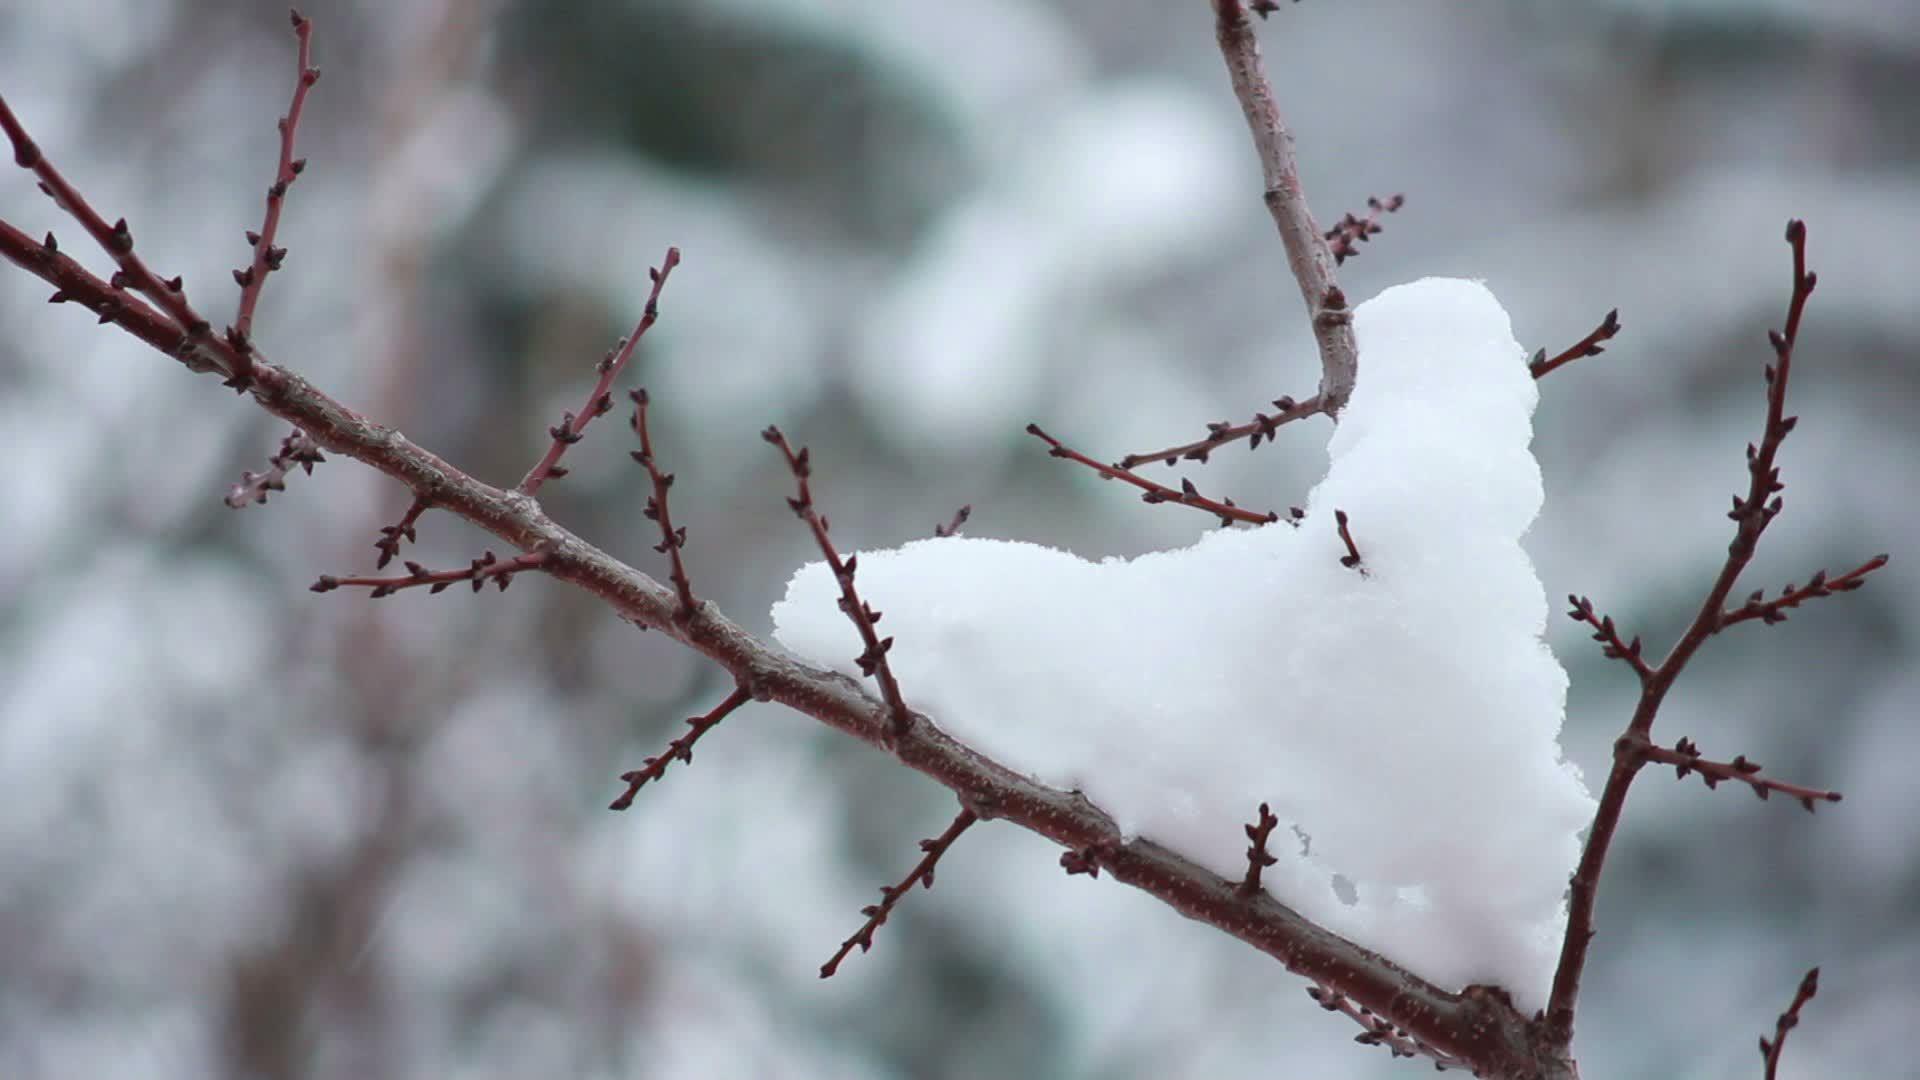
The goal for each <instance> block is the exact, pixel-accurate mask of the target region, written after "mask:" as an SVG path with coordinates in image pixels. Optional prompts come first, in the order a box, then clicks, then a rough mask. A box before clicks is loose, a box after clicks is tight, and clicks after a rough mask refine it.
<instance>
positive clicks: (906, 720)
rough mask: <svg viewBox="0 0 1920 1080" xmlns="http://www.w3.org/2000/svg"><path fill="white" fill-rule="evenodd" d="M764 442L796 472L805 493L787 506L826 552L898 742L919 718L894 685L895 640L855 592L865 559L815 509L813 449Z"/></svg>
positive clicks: (776, 439) (781, 440)
mask: <svg viewBox="0 0 1920 1080" xmlns="http://www.w3.org/2000/svg"><path fill="white" fill-rule="evenodd" d="M760 437H761V438H763V439H765V440H767V441H768V442H770V443H772V444H773V445H774V446H775V447H777V448H778V449H779V450H780V453H781V455H782V456H783V457H785V458H786V459H787V468H788V469H789V470H791V471H792V472H793V480H794V484H795V485H796V486H797V487H798V488H799V492H800V493H799V495H798V496H796V497H795V498H791V499H788V500H787V505H788V506H789V507H791V508H792V510H793V512H794V514H795V515H796V516H798V517H799V518H800V520H802V521H804V522H806V523H807V528H809V529H810V530H812V532H813V540H814V543H816V544H818V545H819V546H820V554H821V555H823V556H825V557H826V560H827V568H828V569H830V570H832V571H833V578H834V580H835V581H837V582H839V584H840V610H841V611H843V612H845V613H846V616H847V618H848V619H851V620H852V621H853V625H854V628H855V629H857V630H859V631H860V640H861V642H862V643H863V644H864V645H865V648H864V649H863V650H862V651H861V653H860V655H859V656H858V657H856V658H855V662H856V663H858V664H859V665H860V671H861V673H862V674H864V675H866V676H867V677H868V678H870V679H873V680H874V681H876V682H878V683H879V684H880V697H881V700H883V701H885V702H886V703H887V713H888V718H889V721H890V723H889V725H888V731H889V733H890V735H891V736H892V737H895V738H897V737H900V736H903V735H905V734H907V732H908V731H909V730H910V729H911V728H912V727H913V721H914V714H913V710H912V709H909V708H907V702H906V699H905V698H903V697H901V696H900V684H899V683H898V682H896V681H895V680H894V677H893V668H892V667H890V666H888V664H887V652H888V651H889V650H891V649H892V648H893V639H892V638H890V637H889V638H882V637H881V636H880V634H879V632H878V631H876V630H875V629H874V626H875V625H876V624H877V623H879V621H880V613H879V612H878V611H875V610H874V609H873V606H872V605H871V604H868V603H867V602H866V601H864V600H862V599H860V594H859V592H858V591H856V590H855V588H854V584H853V576H854V574H855V572H856V571H857V570H858V568H859V566H858V564H859V558H860V557H859V556H858V555H849V556H847V557H846V558H845V559H841V558H840V552H839V551H838V550H837V549H835V547H834V546H833V540H832V538H831V537H829V536H828V535H827V529H828V527H829V526H828V524H827V519H826V518H825V517H824V516H822V515H821V514H820V512H819V511H818V510H817V509H815V507H814V505H813V488H812V486H811V483H810V477H811V476H812V474H813V466H812V464H811V463H810V462H809V460H808V457H807V448H806V447H804V446H803V447H801V448H800V450H799V452H797V453H796V452H795V451H794V449H793V447H792V446H790V445H788V444H787V437H786V436H785V435H784V434H782V433H781V431H780V429H779V428H777V427H768V428H767V429H766V430H765V431H763V432H761V433H760Z"/></svg>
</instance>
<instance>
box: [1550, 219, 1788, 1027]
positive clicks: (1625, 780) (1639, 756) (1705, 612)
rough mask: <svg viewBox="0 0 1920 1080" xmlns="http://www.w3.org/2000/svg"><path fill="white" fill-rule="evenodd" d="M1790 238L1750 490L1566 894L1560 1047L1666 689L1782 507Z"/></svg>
mask: <svg viewBox="0 0 1920 1080" xmlns="http://www.w3.org/2000/svg"><path fill="white" fill-rule="evenodd" d="M1786 238H1787V244H1788V246H1789V247H1790V248H1791V250H1792V252H1793V279H1792V292H1791V294H1790V296H1789V298H1788V300H1787V320H1786V327H1785V329H1783V330H1770V331H1768V333H1767V338H1768V341H1769V342H1770V343H1771V345H1772V347H1773V354H1774V362H1773V363H1771V364H1768V365H1767V366H1766V369H1765V374H1766V383H1767V409H1766V421H1765V424H1764V426H1763V428H1762V431H1761V436H1760V442H1759V445H1757V446H1755V445H1751V444H1749V445H1748V447H1747V476H1748V484H1747V493H1746V495H1745V496H1744V497H1742V496H1739V495H1736V496H1734V498H1733V510H1732V511H1731V512H1730V513H1729V514H1728V515H1727V516H1728V517H1729V518H1731V519H1733V522H1734V536H1733V542H1732V543H1730V544H1728V545H1727V558H1726V562H1725V563H1724V564H1723V565H1722V566H1721V568H1720V573H1719V574H1718V575H1717V576H1716V577H1715V579H1714V582H1713V585H1712V587H1711V588H1709V589H1708V590H1707V595H1706V597H1705V598H1704V599H1702V601H1701V603H1700V608H1699V610H1698V611H1697V612H1696V613H1695V614H1694V617H1693V620H1692V621H1691V622H1690V623H1689V624H1688V626H1687V629H1686V630H1685V631H1684V632H1683V633H1682V634H1681V635H1680V640H1679V641H1677V642H1676V643H1675V644H1674V646H1673V650H1672V651H1671V652H1669V653H1668V654H1667V657H1666V659H1665V660H1663V661H1661V663H1660V665H1659V667H1657V668H1655V669H1654V670H1653V672H1652V674H1651V675H1650V676H1649V677H1647V678H1646V679H1645V681H1644V682H1643V684H1642V686H1641V692H1640V701H1639V703H1638V704H1637V705H1636V706H1635V708H1634V713H1633V718H1632V719H1631V720H1630V721H1628V724H1627V730H1626V732H1625V733H1624V734H1623V735H1622V736H1621V738H1620V739H1618V740H1616V742H1615V744H1614V759H1613V768H1612V769H1611V770H1610V771H1609V772H1608V774H1607V782H1606V786H1605V787H1604V788H1602V789H1601V792H1600V803H1599V807H1598V808H1597V809H1596V810H1595V812H1594V818H1593V826H1592V828H1591V829H1589V830H1588V832H1587V839H1586V844H1585V846H1584V847H1583V848H1582V850H1581V852H1580V862H1579V864H1578V866H1577V867H1576V868H1575V870H1574V873H1573V880H1572V887H1571V889H1570V890H1569V893H1568V915H1567V934H1566V939H1565V940H1564V941H1563V942H1562V944H1561V949H1560V961H1559V965H1558V966H1557V967H1556V968H1555V970H1554V975H1553V989H1552V991H1551V993H1550V994H1549V996H1548V1001H1547V1025H1548V1034H1549V1036H1550V1037H1551V1038H1552V1039H1553V1040H1554V1041H1555V1042H1556V1043H1557V1044H1558V1045H1561V1046H1565V1045H1568V1044H1569V1043H1570V1042H1571V1041H1572V1039H1573V1017H1574V1007H1575V1005H1576V1003H1577V1000H1578V998H1579V994H1580V976H1581V973H1582V972H1583V971H1584V970H1585V968H1586V960H1587V953H1588V947H1589V946H1590V944H1591V943H1592V940H1593V936H1594V933H1595V931H1594V921H1593V913H1594V905H1595V901H1596V898H1597V896H1598V894H1599V886H1600V875H1601V871H1602V870H1603V868H1604V867H1605V865H1606V858H1607V852H1608V850H1609V848H1610V847H1611V845H1612V843H1613V838H1614V835H1615V833H1616V832H1617V831H1618V829H1619V826H1620V815H1621V812H1622V811H1623V810H1624V809H1625V807H1626V800H1627V790H1628V788H1629V787H1631V786H1632V784H1633V780H1634V777H1635V776H1636V775H1638V774H1639V771H1640V770H1641V768H1643V767H1644V766H1645V765H1646V764H1647V762H1648V761H1649V760H1652V757H1651V754H1650V752H1649V749H1648V748H1649V747H1650V745H1651V741H1652V740H1651V737H1650V733H1651V731H1652V729H1653V722H1654V718H1655V717H1656V716H1657V715H1658V714H1659V712H1660V705H1661V702H1663V701H1664V700H1665V699H1666V695H1667V691H1668V690H1669V689H1671V688H1672V686H1673V683H1674V680H1675V679H1677V678H1678V677H1679V675H1680V673H1681V671H1683V670H1684V669H1685V668H1686V666H1687V662H1688V661H1689V660H1691V659H1692V658H1693V656H1694V654H1695V653H1696V652H1698V651H1699V649H1700V646H1701V645H1702V644H1703V643H1705V642H1706V640H1707V639H1708V638H1709V637H1711V636H1713V635H1714V634H1715V633H1716V632H1718V631H1719V630H1720V628H1721V627H1722V626H1723V625H1724V623H1723V618H1724V615H1725V609H1726V603H1727V597H1728V596H1729V595H1730V594H1731V593H1732V592H1733V588H1734V585H1735V584H1736V583H1737V582H1738V581H1739V579H1740V574H1741V572H1742V571H1744V570H1745V569H1746V567H1747V564H1748V563H1749V562H1751V561H1752V560H1753V553H1754V551H1755V550H1756V549H1757V547H1758V546H1759V542H1760V536H1761V534H1762V533H1763V532H1765V531H1766V528H1767V525H1768V524H1769V523H1770V522H1772V520H1773V519H1774V517H1775V516H1776V515H1777V514H1779V513H1780V508H1781V505H1782V504H1781V500H1780V498H1779V495H1778V494H1777V493H1778V492H1779V491H1780V490H1781V489H1782V488H1783V487H1784V486H1785V485H1783V484H1782V483H1781V482H1780V470H1779V467H1778V466H1777V465H1776V464H1775V461H1776V460H1777V458H1778V456H1779V453H1780V446H1781V444H1782V443H1784V442H1785V441H1786V438H1787V435H1788V433H1789V432H1791V431H1792V430H1793V427H1794V424H1795V422H1796V419H1797V418H1795V417H1792V416H1788V415H1787V413H1786V404H1787V381H1788V377H1789V375H1790V374H1791V373H1792V367H1793V350H1794V345H1795V343H1796V342H1797V341H1798V340H1799V336H1800V320H1801V318H1802V316H1803V315H1805V313H1806V308H1807V299H1808V298H1809V297H1811V296H1812V295H1813V290H1814V286H1815V285H1816V284H1817V283H1818V279H1817V278H1816V277H1815V275H1814V274H1813V273H1812V272H1811V271H1809V270H1808V269H1807V230H1806V226H1805V225H1804V224H1803V223H1801V222H1800V221H1798V220H1794V221H1789V222H1788V223H1787V231H1786Z"/></svg>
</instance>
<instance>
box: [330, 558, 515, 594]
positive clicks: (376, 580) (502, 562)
mask: <svg viewBox="0 0 1920 1080" xmlns="http://www.w3.org/2000/svg"><path fill="white" fill-rule="evenodd" d="M549 557H550V553H549V552H546V551H529V552H527V553H525V554H523V555H515V556H514V557H513V558H511V559H501V558H500V557H499V556H497V555H495V554H494V553H493V552H491V551H485V552H481V554H480V557H479V558H477V559H475V560H473V562H471V563H469V564H468V565H467V566H466V568H465V569H462V570H429V569H427V568H426V567H424V566H422V565H420V564H419V563H417V562H409V563H404V564H402V565H404V566H405V567H406V568H407V575H406V576H405V577H384V578H380V577H334V576H333V575H332V574H322V575H320V580H318V581H316V582H314V583H313V584H312V585H311V586H309V588H310V589H311V590H312V591H313V592H332V591H333V590H335V589H352V588H366V589H372V590H373V591H372V592H370V593H368V594H367V597H368V598H369V599H372V600H378V599H380V598H382V597H386V596H392V595H393V594H394V593H397V592H399V591H400V590H402V589H414V588H419V587H421V586H425V587H426V589H427V591H428V592H429V593H438V592H442V591H444V590H445V589H447V588H449V587H451V586H453V585H457V584H459V583H460V582H462V581H467V582H472V584H473V591H474V592H479V591H480V590H481V589H483V588H485V587H486V584H487V582H489V581H491V582H493V583H494V585H495V586H496V587H498V588H499V590H500V591H501V592H506V591H507V586H508V585H510V584H512V583H513V575H515V574H518V573H520V572H521V571H523V570H537V569H539V568H540V567H542V566H544V565H546V563H547V560H548V558H549Z"/></svg>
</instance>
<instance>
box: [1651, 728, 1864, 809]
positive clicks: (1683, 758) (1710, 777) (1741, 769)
mask: <svg viewBox="0 0 1920 1080" xmlns="http://www.w3.org/2000/svg"><path fill="white" fill-rule="evenodd" d="M1642 752H1643V753H1644V755H1645V757H1646V759H1647V760H1648V761H1651V762H1653V763H1655V764H1658V765H1671V766H1673V773H1674V778H1675V779H1679V780H1685V779H1686V778H1687V776H1688V775H1689V774H1692V773H1699V774H1700V779H1701V780H1702V781H1704V782H1705V783H1706V785H1707V788H1708V790H1712V789H1713V788H1716V787H1718V786H1719V785H1720V781H1722V780H1732V781H1735V782H1736V783H1741V784H1746V785H1747V786H1748V787H1751V788H1752V789H1753V793H1754V794H1755V795H1758V796H1760V798H1761V800H1762V801H1765V800H1766V798H1767V796H1769V795H1771V794H1773V793H1774V792H1776V791H1777V792H1779V793H1781V794H1782V795H1786V796H1788V797H1790V798H1793V799H1797V800H1799V802H1800V805H1801V806H1804V807H1806V809H1807V813H1809V814H1811V813H1813V808H1814V805H1815V803H1821V802H1839V801H1840V798H1841V796H1840V793H1839V792H1837V791H1825V790H1822V789H1820V788H1810V787H1803V786H1801V785H1799V784H1789V783H1787V782H1786V781H1784V780H1775V779H1773V778H1772V777H1768V776H1762V775H1760V773H1761V766H1760V763H1759V762H1757V761H1748V760H1747V757H1746V755H1745V754H1742V755H1740V756H1739V757H1736V758H1734V759H1733V760H1732V761H1709V760H1707V759H1706V758H1704V757H1701V756H1700V748H1699V747H1698V746H1695V745H1694V743H1693V740H1692V739H1681V740H1680V741H1679V742H1677V743H1675V744H1673V749H1671V750H1669V749H1667V748H1665V747H1662V746H1652V745H1649V746H1647V747H1646V748H1645V749H1644V750H1643V751H1642Z"/></svg>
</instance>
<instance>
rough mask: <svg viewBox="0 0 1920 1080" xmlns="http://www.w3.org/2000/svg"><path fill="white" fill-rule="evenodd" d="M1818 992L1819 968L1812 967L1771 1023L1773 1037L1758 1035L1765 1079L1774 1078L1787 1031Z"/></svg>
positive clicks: (1796, 1025) (1795, 1025) (1795, 1023)
mask: <svg viewBox="0 0 1920 1080" xmlns="http://www.w3.org/2000/svg"><path fill="white" fill-rule="evenodd" d="M1819 992H1820V969H1819V968H1813V969H1811V970H1809V971H1808V972H1807V973H1806V974H1805V975H1803V976H1801V978H1800V986H1799V988H1798V989H1796V990H1795V991H1794V992H1793V1004H1791V1005H1788V1006H1787V1011H1786V1012H1783V1013H1781V1014H1780V1018H1779V1019H1778V1020H1775V1021H1774V1023H1773V1039H1772V1040H1771V1041H1769V1040H1768V1039H1767V1037H1766V1036H1765V1035H1762V1036H1760V1060H1761V1061H1763V1062H1765V1063H1766V1067H1767V1071H1766V1080H1775V1078H1776V1074H1777V1073H1778V1072H1779V1070H1780V1052H1781V1051H1782V1050H1784V1049H1786V1046H1787V1033H1788V1032H1789V1031H1792V1030H1793V1029H1794V1028H1796V1027H1799V1026H1800V1010H1801V1008H1802V1007H1803V1006H1805V1005H1806V1003H1807V1002H1809V1001H1812V1000H1813V995H1815V994H1817V993H1819Z"/></svg>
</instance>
